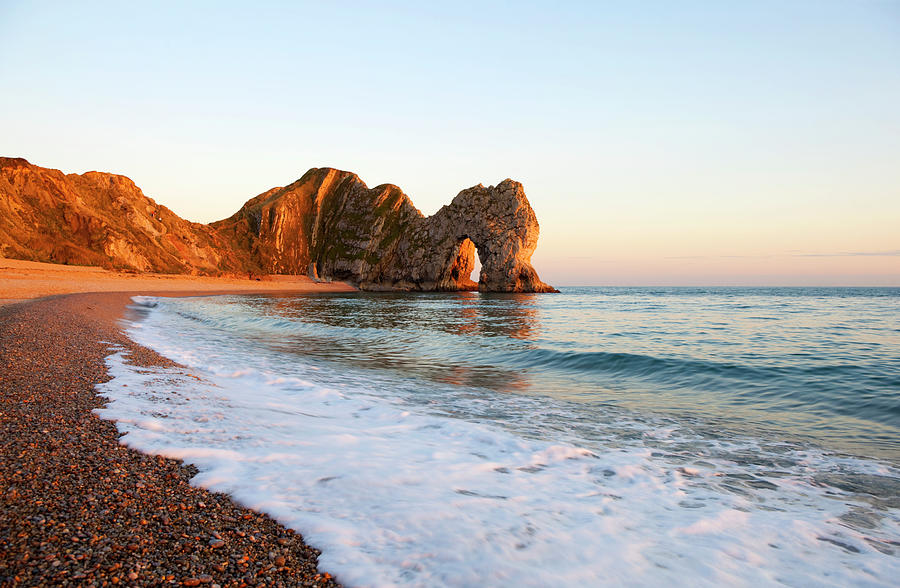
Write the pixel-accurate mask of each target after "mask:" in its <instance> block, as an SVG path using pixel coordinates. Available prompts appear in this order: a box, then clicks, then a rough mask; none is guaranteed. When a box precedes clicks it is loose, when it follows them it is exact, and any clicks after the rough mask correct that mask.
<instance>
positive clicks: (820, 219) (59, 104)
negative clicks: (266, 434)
mask: <svg viewBox="0 0 900 588" xmlns="http://www.w3.org/2000/svg"><path fill="white" fill-rule="evenodd" d="M432 4H434V5H432ZM0 55H2V59H0V155H7V156H21V157H25V158H27V159H28V160H29V161H31V162H32V163H35V164H38V165H42V166H46V167H53V168H58V169H61V170H63V171H65V172H67V173H70V172H78V173H81V172H84V171H88V170H93V169H96V170H101V171H110V172H115V173H121V174H124V175H127V176H129V177H131V178H132V179H133V180H134V181H135V182H136V183H137V184H138V185H139V186H140V187H141V188H142V189H143V190H144V193H145V194H147V195H148V196H150V197H152V198H154V199H156V200H157V201H158V202H160V203H162V204H165V205H166V206H168V207H169V208H171V209H173V210H174V211H175V212H177V213H178V214H180V215H182V216H184V217H186V218H188V219H190V220H194V221H201V222H208V221H212V220H217V219H220V218H223V217H226V216H229V215H230V214H231V213H233V212H234V211H235V210H237V208H239V207H240V205H241V204H243V202H244V201H245V200H247V199H248V198H250V197H252V196H254V195H256V194H258V193H260V192H262V191H264V190H266V189H268V188H270V187H273V186H278V185H285V184H287V183H290V182H291V181H293V180H295V179H296V178H298V177H300V175H302V174H303V172H304V171H306V170H307V169H308V168H310V167H320V166H332V167H338V168H341V169H347V170H351V171H354V172H356V173H358V174H359V175H360V177H362V179H363V180H364V181H365V182H366V183H368V185H369V186H375V185H377V184H380V183H385V182H389V183H393V184H397V185H399V186H400V187H401V188H403V190H404V191H405V192H406V193H407V194H409V195H410V196H411V197H412V199H413V202H414V203H415V204H416V205H417V206H418V207H419V208H420V209H421V210H422V211H423V212H424V213H425V214H431V213H433V212H435V211H436V210H437V209H438V208H439V207H440V206H441V205H442V204H444V203H446V202H449V201H450V199H452V197H453V196H454V195H456V193H457V192H459V190H461V189H463V188H466V187H469V186H472V185H474V184H478V183H484V184H486V185H488V184H496V183H498V182H499V181H501V180H503V179H504V178H506V177H511V178H514V179H516V180H519V181H521V182H522V183H523V184H524V185H525V190H526V193H527V194H528V197H529V199H530V201H531V203H532V206H533V207H534V209H535V211H536V212H537V215H538V219H539V220H540V223H541V239H540V243H539V245H538V249H537V252H536V253H535V256H534V259H533V261H534V264H535V267H536V268H537V269H538V271H539V273H540V274H541V277H542V278H543V279H544V280H545V281H547V282H550V283H553V284H556V285H567V284H604V285H605V284H610V285H617V284H625V285H629V284H633V285H657V284H659V285H664V284H675V285H679V284H698V285H719V284H735V285H740V284H760V285H781V284H785V285H807V284H824V285H900V2H864V1H853V0H845V1H842V2H827V1H814V2H800V1H797V2H783V1H778V2H702V3H701V2H658V3H657V2H636V3H630V2H618V3H603V2H586V3H578V2H570V3H563V4H561V3H558V2H547V3H534V2H498V3H484V2H472V3H464V2H458V1H454V2H446V3H442V5H441V6H438V5H437V3H429V2H408V3H406V2H385V3H381V4H380V5H376V4H375V3H349V2H334V3H332V2H313V3H308V4H305V3H299V2H296V3H295V2H284V3H274V2H271V3H266V2H259V3H251V2H239V3H228V2H192V3H186V2H185V3H182V2H172V3H164V2H145V3H135V2H108V3H105V2H77V3H76V2H58V3H56V2H40V3H37V2H14V1H4V0H0Z"/></svg>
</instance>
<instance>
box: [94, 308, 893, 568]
mask: <svg viewBox="0 0 900 588" xmlns="http://www.w3.org/2000/svg"><path fill="white" fill-rule="evenodd" d="M136 301H137V302H138V303H139V304H142V305H143V306H144V308H146V309H149V310H147V311H146V312H147V316H146V317H145V318H144V319H143V320H141V321H136V322H134V323H132V324H131V325H130V326H129V328H128V333H129V335H130V336H131V337H132V338H133V339H134V340H135V341H136V342H138V343H140V344H142V345H145V346H148V347H150V348H152V349H154V350H156V351H158V352H159V353H161V354H162V355H164V356H166V357H169V358H171V359H173V360H175V361H176V362H178V363H179V364H181V366H183V367H177V368H158V367H153V368H147V367H137V366H133V365H130V364H129V363H128V362H127V357H126V355H125V353H124V352H123V351H122V350H115V352H114V353H112V355H110V356H109V357H108V358H107V364H108V366H109V370H110V373H111V375H112V376H113V378H112V379H111V380H110V381H109V382H106V383H104V384H100V385H98V390H99V392H100V393H101V394H102V395H103V396H105V397H106V398H108V399H109V403H108V404H107V406H106V407H105V408H103V409H98V410H97V411H96V412H97V413H98V414H99V415H100V416H101V417H103V418H107V419H114V420H115V421H116V423H117V426H118V428H119V430H120V431H121V432H122V433H124V436H123V437H122V443H124V444H125V445H127V446H129V447H133V448H135V449H138V450H141V451H145V452H148V453H152V454H156V455H163V456H167V457H171V458H176V459H182V460H184V461H185V462H186V463H190V464H193V465H194V466H196V467H197V468H198V469H199V474H198V475H197V476H196V477H195V478H194V479H193V480H192V483H193V484H196V485H198V486H200V487H203V488H207V489H210V490H214V491H220V492H226V493H228V494H229V495H231V496H232V497H233V498H234V499H235V500H236V501H237V502H239V503H241V504H243V505H245V506H248V507H250V508H253V509H256V510H259V511H261V512H265V513H267V514H269V515H271V516H273V517H274V518H276V519H277V520H278V521H279V522H281V523H282V524H284V525H286V526H289V527H292V528H294V529H296V530H298V531H299V532H301V533H302V534H303V536H304V537H305V538H306V540H307V541H308V542H309V543H311V544H312V545H314V546H316V547H318V548H319V549H320V550H321V551H322V555H321V557H320V567H321V569H322V570H324V571H329V572H331V573H333V574H335V575H336V576H337V579H338V580H339V581H341V582H343V583H345V584H347V585H350V586H391V585H411V586H421V585H428V586H434V585H448V586H473V585H489V586H523V585H524V586H547V585H561V584H567V583H573V584H578V585H599V584H605V583H617V584H625V585H647V586H649V585H659V584H662V583H668V584H674V585H692V586H695V585H722V584H728V585H755V584H776V583H784V584H788V585H797V586H799V585H811V584H816V585H831V586H846V585H864V586H865V585H869V586H890V585H894V584H895V582H896V579H897V578H898V577H900V557H898V551H900V512H898V510H897V509H896V508H892V507H889V506H888V507H884V506H883V505H881V506H879V507H878V508H875V509H873V508H872V504H871V502H872V501H871V500H867V498H866V497H860V496H859V495H856V494H853V493H851V492H849V491H846V490H841V489H840V488H838V487H835V486H832V485H828V484H823V483H821V481H817V478H816V476H817V474H820V473H823V472H838V473H846V472H852V473H860V474H865V475H869V476H876V477H877V476H883V477H885V478H886V479H894V478H893V477H895V476H896V475H897V472H895V471H893V470H892V469H891V468H890V467H889V466H886V465H884V464H880V463H878V462H875V461H869V460H864V459H858V458H850V457H840V456H834V455H829V454H827V453H825V452H822V451H819V450H816V449H814V448H807V447H797V446H792V445H784V446H777V445H761V444H760V443H759V442H758V440H754V439H718V440H709V439H698V438H696V437H695V436H693V435H692V433H691V432H690V431H689V430H686V429H683V428H680V427H678V426H677V425H676V426H663V425H662V424H660V423H653V422H649V421H640V420H635V421H633V422H625V421H626V420H627V419H625V420H623V419H617V422H615V423H610V424H609V425H607V424H604V423H597V422H592V423H589V425H590V426H591V427H593V429H592V430H593V431H594V434H592V435H591V436H590V438H589V439H588V438H580V437H579V436H578V435H573V434H571V433H567V432H566V428H565V427H559V426H557V427H556V430H554V428H553V427H548V428H546V429H545V428H544V427H537V429H529V428H528V427H526V426H523V427H516V426H510V425H509V424H501V423H497V422H492V421H491V419H489V418H472V417H471V416H470V415H471V414H474V413H476V412H477V411H474V410H469V408H471V407H466V406H464V404H465V403H470V404H474V405H486V406H494V407H499V408H498V409H502V410H507V411H519V412H521V413H523V414H524V415H526V418H525V419H524V420H525V421H529V420H531V421H532V422H534V423H540V422H542V419H545V418H547V416H546V415H547V414H548V413H553V414H554V415H556V418H555V420H554V421H553V422H555V423H557V425H558V421H559V419H560V418H562V419H565V418H566V414H567V413H566V411H567V410H568V408H567V406H566V404H565V403H563V402H556V401H553V400H551V399H540V398H531V397H516V396H515V395H506V396H503V397H501V396H492V395H491V393H490V392H489V391H485V390H476V389H473V390H468V391H466V393H464V394H462V393H461V394H460V396H459V399H458V402H459V403H460V404H459V407H460V409H459V411H458V412H457V413H455V414H454V412H453V411H452V410H450V409H448V408H447V406H446V405H445V404H441V405H440V406H439V407H430V406H429V404H428V403H427V402H424V403H423V402H413V401H410V400H409V398H408V397H407V396H404V395H403V394H400V393H398V392H397V390H400V389H405V390H409V389H410V386H411V385H413V386H414V385H419V386H423V387H425V386H429V385H431V384H429V383H426V382H418V383H416V382H412V383H411V382H399V381H392V380H391V379H390V378H388V377H385V376H383V375H377V374H372V373H368V372H366V371H365V370H356V371H354V370H346V369H345V370H337V369H335V368H334V367H333V366H329V365H327V364H315V363H313V362H309V361H303V360H302V359H299V358H298V357H297V356H295V355H292V356H288V355H285V354H282V353H280V352H279V351H277V350H274V349H272V348H260V347H258V346H254V347H249V346H248V345H247V342H246V341H242V340H241V339H240V338H239V337H238V336H237V335H236V333H235V332H234V331H229V332H224V331H215V330H214V329H210V328H208V327H207V326H206V325H204V324H202V322H198V321H191V320H185V316H184V315H183V314H181V315H179V314H178V311H179V307H178V304H177V303H175V302H170V301H166V300H162V299H160V300H156V299H137V300H136ZM151 306H152V308H151ZM528 415H530V416H531V417H533V418H531V419H529V418H528ZM570 417H571V418H572V419H573V420H574V419H576V418H577V417H578V415H577V414H576V413H574V412H573V413H572V414H571V415H570ZM536 431H537V432H536ZM869 498H871V497H869ZM863 511H865V513H866V514H867V518H866V520H867V521H873V520H874V523H867V524H866V525H859V524H854V523H853V521H854V519H853V517H852V515H853V514H854V513H859V512H863ZM873 513H874V514H873Z"/></svg>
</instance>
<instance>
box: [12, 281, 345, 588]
mask: <svg viewBox="0 0 900 588" xmlns="http://www.w3.org/2000/svg"><path fill="white" fill-rule="evenodd" d="M128 302H129V295H125V294H76V295H70V296H63V297H56V298H48V299H41V300H36V301H31V302H25V303H21V304H13V305H6V306H0V440H2V443H0V463H2V464H3V467H2V468H0V488H3V489H4V491H3V492H0V586H7V585H10V586H11V585H22V586H37V585H63V584H65V583H66V582H68V583H69V585H78V586H103V585H112V584H117V585H127V586H158V585H160V584H176V583H178V582H177V581H176V578H182V580H181V583H182V584H184V585H186V586H197V585H199V584H201V583H202V584H204V585H209V586H210V588H216V587H220V586H240V585H242V584H245V585H255V584H256V583H257V580H256V578H257V574H260V572H262V569H263V565H264V564H262V562H266V563H265V566H267V567H269V569H268V570H267V571H266V572H265V573H264V574H262V575H261V576H260V580H261V583H264V584H265V585H267V586H268V585H272V586H277V585H279V584H280V585H283V586H302V585H317V586H338V584H337V582H335V581H334V580H333V578H332V577H331V576H330V575H328V574H320V573H319V571H318V570H317V569H316V561H317V555H318V551H317V550H316V549H314V548H311V547H309V546H307V545H305V544H304V543H303V540H302V538H301V537H300V536H299V535H297V534H294V532H293V531H292V530H291V529H287V528H285V527H282V526H281V525H279V524H278V523H276V522H275V521H273V520H271V519H269V518H268V517H265V516H263V515H260V514H259V513H255V512H253V511H249V510H246V509H243V508H241V507H239V506H237V505H236V504H234V503H233V502H231V500H229V499H228V497H227V496H225V495H222V494H211V493H209V492H206V491H205V490H202V489H199V488H195V487H193V486H191V485H190V484H189V481H190V479H191V477H193V476H194V475H195V474H196V470H195V469H194V468H192V467H189V466H184V465H183V464H181V463H180V462H177V461H173V460H169V459H165V458H163V457H160V456H147V455H144V454H141V453H138V452H135V451H132V450H129V449H127V448H126V447H124V446H122V445H120V444H119V434H118V431H117V429H116V426H115V424H114V423H112V422H109V421H103V420H100V419H99V418H97V417H96V416H94V415H93V414H92V413H91V411H92V410H93V409H95V408H98V407H100V406H102V403H103V399H101V398H99V397H98V396H97V395H96V391H95V390H94V384H96V383H98V382H101V381H106V380H107V379H108V376H107V374H106V366H105V363H104V358H105V357H106V355H108V354H109V353H110V351H109V347H108V345H106V344H104V343H101V342H100V341H109V342H111V343H113V344H116V345H120V346H122V347H123V348H125V349H127V350H128V351H129V353H130V354H131V358H132V360H133V361H136V362H137V363H138V364H140V365H170V364H171V362H168V361H167V360H165V359H163V358H161V357H159V356H158V355H156V354H155V353H153V352H152V351H149V350H147V349H144V348H141V347H139V346H137V345H134V344H133V343H132V342H131V341H130V340H128V339H127V338H125V337H124V335H122V333H121V331H120V328H119V326H118V324H117V320H118V319H119V314H120V312H121V310H122V309H123V308H124V306H125V304H127V303H128ZM88 303H89V304H88ZM87 306H91V307H93V308H92V309H87ZM223 521H224V524H227V525H228V528H222V527H221V525H222V524H223ZM138 531H139V532H140V534H136V533H137V532H138ZM203 537H207V538H210V539H208V541H209V545H208V547H209V548H206V547H205V546H204V545H203V539H202V538H203ZM226 543H227V544H228V547H229V549H228V551H229V552H231V553H234V554H237V555H235V556H234V557H233V559H231V560H230V561H231V562H232V563H231V564H229V563H228V561H229V555H228V553H223V551H221V550H220V548H221V547H223V546H224V545H225V544H226ZM273 552H277V554H276V557H275V559H274V560H273V559H271V558H270V557H269V554H271V553H273ZM239 559H240V560H241V563H240V564H238V560H239ZM270 562H271V563H270ZM272 564H274V566H276V567H271V566H272ZM212 574H215V577H213V575H212ZM263 576H264V577H263ZM192 581H196V582H197V583H196V584H194V583H189V582H192Z"/></svg>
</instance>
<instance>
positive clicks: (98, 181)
mask: <svg viewBox="0 0 900 588" xmlns="http://www.w3.org/2000/svg"><path fill="white" fill-rule="evenodd" d="M538 233H539V227H538V223H537V218H536V217H535V214H534V211H533V210H532V209H531V206H530V205H529V203H528V200H527V198H526V197H525V192H524V190H523V189H522V185H521V184H519V183H518V182H514V181H512V180H504V181H503V182H501V183H500V184H499V185H497V186H496V187H494V186H490V187H484V186H482V185H478V186H475V187H473V188H469V189H468V190H463V191H462V192H460V193H459V194H458V195H457V196H456V198H454V199H453V201H452V202H451V203H450V204H449V205H447V206H444V207H443V208H441V210H439V211H438V212H437V213H436V214H434V215H432V216H430V217H425V216H423V215H422V213H421V212H419V210H418V209H417V208H416V207H415V206H413V204H412V202H411V201H410V199H409V197H408V196H406V195H405V194H404V193H403V191H402V190H400V188H398V187H397V186H394V185H390V184H383V185H381V186H376V187H374V188H368V187H367V186H366V184H365V183H363V182H362V180H360V179H359V178H358V177H357V176H356V174H353V173H350V172H346V171H340V170H336V169H331V168H318V169H316V168H314V169H311V170H309V171H308V172H306V173H305V174H304V175H303V177H301V178H300V179H299V180H297V181H296V182H294V183H292V184H290V185H289V186H285V187H283V188H273V189H271V190H268V191H267V192H264V193H262V194H260V195H259V196H256V197H255V198H252V199H251V200H249V201H248V202H247V203H246V204H245V205H244V206H243V207H241V209H240V210H239V211H238V212H236V213H235V214H234V215H232V216H231V217H229V218H227V219H224V220H221V221H218V222H215V223H212V224H209V225H201V224H198V223H191V222H188V221H185V220H184V219H181V218H180V217H178V216H177V215H175V214H174V213H173V212H171V211H170V210H168V209H167V208H165V207H164V206H160V205H158V204H156V203H155V202H154V201H153V200H152V199H150V198H147V197H146V196H144V195H143V193H142V192H141V191H140V189H139V188H137V186H135V185H134V183H133V182H131V180H129V179H128V178H125V177H124V176H117V175H113V174H105V173H99V172H88V173H86V174H82V175H77V174H68V175H65V174H63V173H62V172H60V171H58V170H50V169H45V168H41V167H38V166H34V165H31V164H29V163H28V162H26V161H25V160H23V159H9V158H0V255H4V256H7V257H15V258H20V259H32V260H36V261H52V262H57V263H70V264H76V263H77V264H87V265H101V266H106V267H116V268H130V269H134V270H139V271H157V272H166V273H204V274H216V273H243V272H250V273H271V274H305V273H309V274H310V275H312V276H313V277H320V278H324V279H339V280H347V281H350V282H353V283H356V284H359V285H360V287H361V288H363V289H370V290H396V289H400V290H426V291H433V290H445V291H453V290H473V289H476V288H477V289H479V290H482V291H491V292H550V291H553V288H552V287H550V286H548V285H547V284H544V283H543V282H542V281H541V280H540V278H539V277H538V275H537V273H536V272H535V270H534V268H533V267H532V266H531V254H532V253H533V252H534V249H535V247H536V246H537V240H538ZM476 250H477V251H478V256H479V258H480V260H481V262H482V271H481V276H480V281H479V283H478V284H475V283H474V282H472V281H471V279H470V275H471V273H472V269H473V268H474V257H475V251H476Z"/></svg>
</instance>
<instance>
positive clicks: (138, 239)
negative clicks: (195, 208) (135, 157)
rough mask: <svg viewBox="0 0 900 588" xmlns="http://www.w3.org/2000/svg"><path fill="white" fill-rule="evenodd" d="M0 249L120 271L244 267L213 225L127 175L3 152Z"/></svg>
mask: <svg viewBox="0 0 900 588" xmlns="http://www.w3.org/2000/svg"><path fill="white" fill-rule="evenodd" d="M0 255H2V256H3V257H10V258H15V259H26V260H30V261H46V262H53V263H64V264H71V265H96V266H102V267H107V268H115V269H129V270H135V271H154V272H160V273H191V274H210V275H215V274H219V273H223V272H236V271H243V270H244V267H245V265H247V263H248V262H249V255H238V254H237V253H236V252H235V251H232V250H231V249H230V248H229V247H228V246H227V244H226V243H225V242H224V241H223V240H222V239H221V238H220V237H219V236H218V235H217V234H216V233H215V231H214V230H213V229H211V228H210V227H208V226H206V225H202V224H198V223H192V222H188V221H186V220H184V219H182V218H180V217H179V216H178V215H176V214H175V213H173V212H172V211H171V210H169V209H168V208H166V207H165V206H161V205H159V204H157V203H156V202H155V201H153V199H151V198H147V197H146V196H144V194H143V193H142V192H141V190H140V188H138V187H137V186H135V185H134V182H132V181H131V180H130V179H128V178H126V177H125V176H119V175H115V174H108V173H101V172H87V173H85V174H81V175H78V174H63V173H62V172H61V171H59V170H55V169H46V168H42V167H38V166H36V165H31V164H30V163H28V162H27V161H25V160H24V159H13V158H0Z"/></svg>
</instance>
